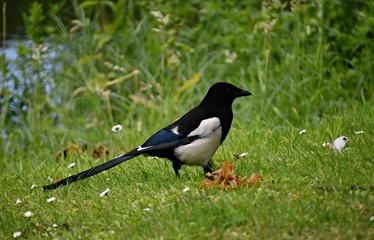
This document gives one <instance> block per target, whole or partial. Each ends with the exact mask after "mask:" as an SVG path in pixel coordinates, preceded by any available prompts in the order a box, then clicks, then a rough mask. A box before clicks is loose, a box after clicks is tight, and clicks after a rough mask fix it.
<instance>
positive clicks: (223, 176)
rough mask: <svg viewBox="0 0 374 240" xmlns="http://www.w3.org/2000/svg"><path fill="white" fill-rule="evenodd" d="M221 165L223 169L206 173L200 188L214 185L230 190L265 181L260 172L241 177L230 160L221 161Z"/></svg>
mask: <svg viewBox="0 0 374 240" xmlns="http://www.w3.org/2000/svg"><path fill="white" fill-rule="evenodd" d="M221 165H222V168H221V169H219V170H217V171H214V172H212V173H207V174H206V178H205V179H204V180H203V181H202V182H201V183H200V185H199V189H203V188H210V187H212V186H214V187H215V188H221V189H223V190H225V191H228V190H231V189H235V188H237V187H253V186H259V185H261V183H262V182H263V181H264V177H263V176H262V175H260V174H258V173H253V174H252V176H250V177H249V178H240V177H239V175H237V174H234V166H233V165H232V164H231V163H229V162H221Z"/></svg>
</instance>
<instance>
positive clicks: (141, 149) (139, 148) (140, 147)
mask: <svg viewBox="0 0 374 240" xmlns="http://www.w3.org/2000/svg"><path fill="white" fill-rule="evenodd" d="M150 147H152V146H149V147H142V146H139V147H138V148H137V149H136V151H138V152H139V151H143V150H145V149H147V148H150Z"/></svg>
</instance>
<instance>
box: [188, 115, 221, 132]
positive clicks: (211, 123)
mask: <svg viewBox="0 0 374 240" xmlns="http://www.w3.org/2000/svg"><path fill="white" fill-rule="evenodd" d="M220 126H221V122H220V121H219V118H217V117H213V118H208V119H205V120H203V121H201V123H200V125H199V126H198V127H197V128H196V129H195V130H193V131H192V132H191V133H190V134H188V137H191V136H201V137H205V136H208V135H209V134H211V133H212V132H213V131H215V130H216V129H217V128H219V127H220Z"/></svg>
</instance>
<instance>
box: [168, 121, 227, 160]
mask: <svg viewBox="0 0 374 240" xmlns="http://www.w3.org/2000/svg"><path fill="white" fill-rule="evenodd" d="M218 123H219V122H218ZM221 137H222V127H221V126H219V127H217V128H215V129H214V130H213V131H212V132H210V133H209V134H207V135H205V136H204V137H203V138H201V139H198V140H196V141H194V142H192V143H190V144H187V145H184V146H180V147H177V148H176V149H175V150H174V153H175V155H176V156H177V157H178V158H179V160H180V161H181V162H183V163H184V164H187V165H201V166H205V165H207V164H208V162H209V161H210V160H211V159H212V157H213V155H214V154H215V153H216V151H217V149H218V147H219V145H220V144H221Z"/></svg>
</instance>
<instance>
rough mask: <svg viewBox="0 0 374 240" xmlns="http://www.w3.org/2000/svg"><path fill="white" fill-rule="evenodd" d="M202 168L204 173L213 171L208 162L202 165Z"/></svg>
mask: <svg viewBox="0 0 374 240" xmlns="http://www.w3.org/2000/svg"><path fill="white" fill-rule="evenodd" d="M203 168H204V172H205V173H212V172H213V169H212V165H211V164H210V163H208V164H207V165H204V166H203Z"/></svg>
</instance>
